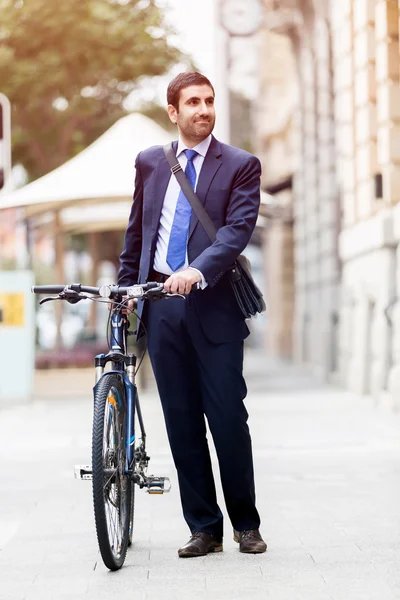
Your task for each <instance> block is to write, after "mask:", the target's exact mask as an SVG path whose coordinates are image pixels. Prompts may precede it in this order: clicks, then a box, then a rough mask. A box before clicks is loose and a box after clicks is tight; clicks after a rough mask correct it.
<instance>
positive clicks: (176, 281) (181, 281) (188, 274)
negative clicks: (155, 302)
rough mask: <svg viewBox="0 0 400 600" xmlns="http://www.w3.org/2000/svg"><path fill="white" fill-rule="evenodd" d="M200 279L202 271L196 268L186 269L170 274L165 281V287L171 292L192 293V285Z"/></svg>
mask: <svg viewBox="0 0 400 600" xmlns="http://www.w3.org/2000/svg"><path fill="white" fill-rule="evenodd" d="M200 281H201V275H200V273H198V272H197V271H195V269H185V270H184V271H178V273H173V274H172V275H170V276H169V277H168V279H167V281H166V282H165V283H164V289H165V290H167V292H170V293H171V294H190V292H191V291H192V286H193V285H194V284H195V283H199V282H200Z"/></svg>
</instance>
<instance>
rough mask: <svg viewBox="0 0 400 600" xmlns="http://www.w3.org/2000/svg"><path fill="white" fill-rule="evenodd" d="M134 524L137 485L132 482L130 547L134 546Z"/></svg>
mask: <svg viewBox="0 0 400 600" xmlns="http://www.w3.org/2000/svg"><path fill="white" fill-rule="evenodd" d="M134 524H135V483H134V482H133V481H132V482H131V509H130V516H129V538H128V546H132V541H133V527H134Z"/></svg>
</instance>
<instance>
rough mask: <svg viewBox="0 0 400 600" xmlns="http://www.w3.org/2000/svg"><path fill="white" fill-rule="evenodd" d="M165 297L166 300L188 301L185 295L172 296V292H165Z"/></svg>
mask: <svg viewBox="0 0 400 600" xmlns="http://www.w3.org/2000/svg"><path fill="white" fill-rule="evenodd" d="M164 296H165V297H166V298H183V300H186V296H184V295H183V294H171V293H170V292H165V294H164Z"/></svg>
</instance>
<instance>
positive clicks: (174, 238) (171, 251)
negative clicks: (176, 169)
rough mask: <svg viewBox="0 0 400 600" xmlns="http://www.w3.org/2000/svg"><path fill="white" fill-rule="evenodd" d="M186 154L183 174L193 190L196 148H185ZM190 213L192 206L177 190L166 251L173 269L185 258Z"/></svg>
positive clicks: (182, 262)
mask: <svg viewBox="0 0 400 600" xmlns="http://www.w3.org/2000/svg"><path fill="white" fill-rule="evenodd" d="M184 152H185V154H186V156H187V165H186V169H185V175H186V177H187V179H188V181H189V183H190V185H191V186H192V189H193V190H194V186H195V183H196V170H195V168H194V164H193V159H194V157H195V156H197V152H196V150H185V151H184ZM191 215H192V207H191V205H190V204H189V202H188V201H187V200H186V196H185V194H184V193H183V192H182V190H181V191H180V192H179V196H178V201H177V203H176V209H175V215H174V221H173V223H172V227H171V234H170V238H169V244H168V251H167V264H168V265H169V266H170V267H171V269H172V270H173V271H176V270H177V269H179V267H181V266H182V265H183V264H184V262H185V259H186V244H187V238H188V233H189V225H190V217H191Z"/></svg>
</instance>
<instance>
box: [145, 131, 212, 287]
mask: <svg viewBox="0 0 400 600" xmlns="http://www.w3.org/2000/svg"><path fill="white" fill-rule="evenodd" d="M210 144H211V134H210V135H209V136H208V137H207V138H206V139H205V140H203V141H202V142H200V144H197V146H195V147H194V148H193V150H196V152H197V156H195V157H194V159H193V166H194V168H195V171H196V184H195V187H194V191H196V188H197V182H198V180H199V175H200V171H201V167H202V166H203V162H204V158H205V156H206V154H207V150H208V148H209V147H210ZM186 149H187V146H185V144H184V143H183V142H182V141H181V139H179V140H178V148H177V151H176V157H177V159H178V161H179V164H180V165H181V167H182V169H183V171H185V169H186V164H187V158H186V154H185V152H184V150H186ZM180 191H181V188H180V185H179V183H178V181H177V179H176V177H175V175H172V174H171V178H170V180H169V183H168V187H167V191H166V193H165V198H164V204H163V207H162V210H161V218H160V226H159V228H158V237H157V244H156V253H155V257H154V265H153V268H154V270H155V271H158V272H159V273H164V274H165V275H171V274H172V273H174V271H173V270H172V269H171V267H170V266H169V265H168V263H167V251H168V244H169V238H170V235H171V228H172V223H173V221H174V216H175V209H176V204H177V202H178V197H179V193H180ZM188 266H189V261H188V256H187V248H186V257H185V262H184V264H183V265H182V266H181V267H179V269H177V270H176V271H175V272H178V271H184V270H185V269H187V268H188ZM190 268H193V267H190ZM194 270H195V271H197V272H198V273H200V271H199V270H198V269H194ZM200 275H201V284H200V286H201V288H202V289H204V288H205V287H206V286H207V282H206V281H205V279H204V277H203V274H202V273H200Z"/></svg>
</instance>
